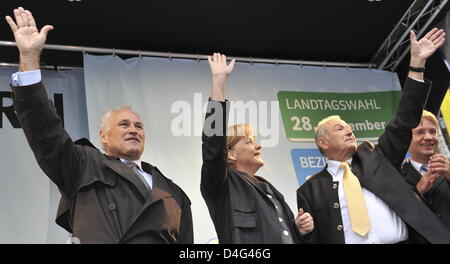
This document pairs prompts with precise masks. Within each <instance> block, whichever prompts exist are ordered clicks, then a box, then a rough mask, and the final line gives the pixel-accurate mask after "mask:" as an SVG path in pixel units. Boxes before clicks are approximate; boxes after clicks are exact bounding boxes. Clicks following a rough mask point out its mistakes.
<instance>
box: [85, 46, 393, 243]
mask: <svg viewBox="0 0 450 264" xmlns="http://www.w3.org/2000/svg"><path fill="white" fill-rule="evenodd" d="M84 65H85V85H86V100H87V109H88V121H89V134H90V136H91V141H92V142H93V143H94V144H96V146H97V147H100V145H99V139H98V129H99V123H100V119H101V115H102V113H103V112H104V111H105V110H106V109H107V108H110V107H119V106H123V105H131V106H132V107H133V109H134V110H135V111H136V112H138V113H140V114H141V115H142V116H143V121H144V124H145V129H146V136H147V140H146V145H145V151H144V154H143V156H142V160H144V161H147V162H150V163H152V164H153V165H155V166H157V167H158V168H159V169H160V170H161V171H162V172H163V173H164V174H165V175H166V176H167V177H168V178H170V179H172V180H173V181H174V182H175V183H176V184H178V185H179V186H180V187H181V188H183V190H184V191H185V192H186V193H187V194H188V196H189V197H190V199H191V201H192V213H193V220H194V237H195V242H196V243H208V242H215V240H214V239H215V238H216V234H215V231H214V226H213V224H212V221H211V220H210V217H209V214H208V210H207V207H206V205H205V202H204V200H203V198H202V196H201V194H200V169H201V165H202V159H201V138H200V133H201V129H202V124H203V118H204V112H203V109H204V104H206V102H207V100H208V96H209V92H210V71H209V66H208V63H207V62H206V61H199V62H197V61H195V60H181V59H172V60H169V59H165V58H132V59H129V60H126V61H124V60H122V59H121V58H119V57H117V56H92V55H88V54H87V55H85V57H84ZM281 90H283V91H312V92H373V91H388V90H399V84H398V79H397V76H396V75H395V74H393V73H390V72H384V71H378V70H368V69H346V68H329V67H328V68H324V67H306V66H305V67H299V66H294V65H279V66H276V65H268V64H254V65H250V64H247V63H236V65H235V68H234V71H233V73H232V75H231V77H230V79H229V82H228V99H229V100H232V101H233V100H241V101H243V102H253V101H256V102H260V101H263V102H267V103H268V105H269V106H270V105H271V102H272V101H277V100H278V99H277V92H278V91H281ZM196 102H201V104H198V103H197V104H196ZM189 109H190V112H189V111H188V110H189ZM269 109H271V108H270V107H269ZM274 110H276V111H278V112H275V114H276V115H275V116H271V115H270V114H267V113H264V112H259V113H258V117H259V118H262V119H263V120H264V121H269V124H270V122H272V124H273V123H274V122H275V123H276V125H277V126H276V128H277V130H278V131H277V133H276V134H277V135H278V136H274V135H272V136H271V137H266V138H264V137H262V138H261V137H259V141H260V142H263V143H264V142H265V144H263V147H264V145H265V146H266V148H263V151H262V156H263V159H264V160H265V161H266V164H267V165H266V166H264V167H263V168H262V169H260V171H259V172H258V175H260V176H262V177H265V178H266V179H268V180H269V181H270V182H271V183H272V184H273V185H274V186H275V187H276V188H277V189H278V190H280V192H281V193H283V195H284V196H285V199H286V201H287V203H288V204H289V206H290V207H291V209H292V210H293V211H294V213H295V212H296V210H297V204H296V189H297V188H298V186H299V185H298V182H297V179H296V173H295V171H294V166H293V164H292V163H293V162H292V159H291V156H290V152H291V150H292V149H293V148H299V147H303V148H315V145H314V144H311V143H302V144H300V143H292V142H289V141H288V140H287V139H286V135H285V132H284V128H283V124H282V119H281V116H280V114H279V110H278V109H277V108H276V107H274ZM188 112H189V113H188ZM183 114H186V115H188V116H189V119H190V120H191V121H192V124H191V128H190V129H186V130H185V131H184V132H185V133H184V135H183V136H179V134H180V133H181V132H180V131H178V130H176V129H174V128H173V127H174V126H175V127H177V126H176V125H177V124H179V123H178V121H179V120H181V119H183ZM230 118H231V117H230ZM249 121H251V120H247V122H249ZM240 122H242V120H241V121H240ZM233 123H234V122H233V121H231V122H230V123H229V124H233ZM250 123H251V124H252V122H250ZM252 125H254V126H255V127H256V128H260V127H259V126H258V125H261V122H259V124H255V123H254V124H252ZM260 130H261V129H260ZM186 131H191V133H187V132H186ZM177 134H178V135H177ZM186 134H189V135H186ZM265 139H266V140H265ZM269 139H270V140H269Z"/></svg>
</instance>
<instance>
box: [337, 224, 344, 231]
mask: <svg viewBox="0 0 450 264" xmlns="http://www.w3.org/2000/svg"><path fill="white" fill-rule="evenodd" d="M336 229H337V230H338V231H342V230H344V227H343V226H342V225H338V226H337V228H336Z"/></svg>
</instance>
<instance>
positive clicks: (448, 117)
mask: <svg viewBox="0 0 450 264" xmlns="http://www.w3.org/2000/svg"><path fill="white" fill-rule="evenodd" d="M441 114H442V117H443V118H444V121H445V126H446V127H447V129H449V128H450V90H447V94H446V95H445V97H444V101H443V102H442V105H441ZM449 131H450V130H449Z"/></svg>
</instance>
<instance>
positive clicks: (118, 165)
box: [105, 155, 148, 200]
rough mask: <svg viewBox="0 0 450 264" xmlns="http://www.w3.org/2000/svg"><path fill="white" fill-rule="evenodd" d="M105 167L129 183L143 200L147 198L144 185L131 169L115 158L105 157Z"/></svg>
mask: <svg viewBox="0 0 450 264" xmlns="http://www.w3.org/2000/svg"><path fill="white" fill-rule="evenodd" d="M105 157H106V159H105V165H106V166H107V167H108V168H110V169H111V170H113V171H115V172H116V173H117V174H119V175H120V176H121V177H123V178H124V179H126V180H127V181H129V182H131V183H132V184H133V185H134V186H135V187H136V189H137V190H138V191H139V193H140V194H141V196H142V198H143V199H144V200H147V198H148V190H147V187H146V186H145V184H144V183H143V182H142V181H141V180H140V179H139V178H138V176H136V175H135V174H134V172H133V170H132V169H131V168H129V167H128V166H127V165H126V164H125V163H123V162H121V161H120V160H118V159H117V158H114V157H110V156H106V155H105Z"/></svg>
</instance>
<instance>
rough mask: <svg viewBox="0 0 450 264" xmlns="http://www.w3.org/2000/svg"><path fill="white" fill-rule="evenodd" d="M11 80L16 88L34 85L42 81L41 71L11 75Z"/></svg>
mask: <svg viewBox="0 0 450 264" xmlns="http://www.w3.org/2000/svg"><path fill="white" fill-rule="evenodd" d="M11 79H12V85H14V86H27V85H32V84H35V83H38V82H40V81H41V80H42V77H41V70H34V71H25V72H16V73H13V74H12V75H11Z"/></svg>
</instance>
